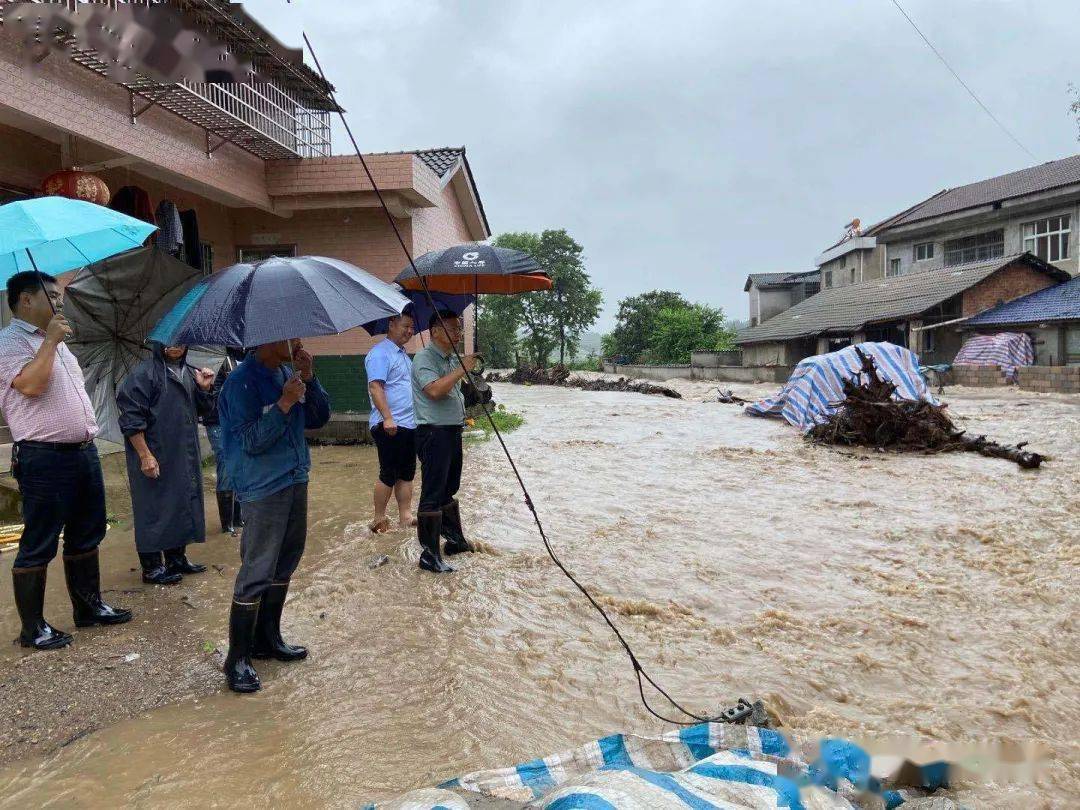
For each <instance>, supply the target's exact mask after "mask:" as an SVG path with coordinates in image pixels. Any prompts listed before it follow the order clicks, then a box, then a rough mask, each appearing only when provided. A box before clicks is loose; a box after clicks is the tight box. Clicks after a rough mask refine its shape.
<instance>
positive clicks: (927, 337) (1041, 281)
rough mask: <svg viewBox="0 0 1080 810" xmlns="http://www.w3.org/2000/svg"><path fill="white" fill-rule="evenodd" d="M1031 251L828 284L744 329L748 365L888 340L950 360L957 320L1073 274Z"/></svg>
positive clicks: (956, 344)
mask: <svg viewBox="0 0 1080 810" xmlns="http://www.w3.org/2000/svg"><path fill="white" fill-rule="evenodd" d="M1069 278H1070V277H1069V274H1068V273H1066V272H1065V271H1064V270H1061V269H1060V268H1058V267H1055V266H1053V265H1051V264H1049V263H1048V262H1045V261H1043V260H1042V259H1039V258H1038V257H1037V256H1034V255H1032V254H1030V253H1022V254H1018V255H1014V256H1003V257H999V258H996V259H994V260H992V261H983V262H976V263H972V264H965V265H961V266H957V267H949V268H944V267H940V266H939V267H938V268H936V271H932V272H926V273H911V274H907V275H901V276H896V277H890V278H877V279H871V280H869V281H862V282H856V283H854V284H846V285H843V286H840V287H831V288H828V289H823V290H822V291H821V292H819V293H818V294H817V295H814V296H812V297H810V298H807V299H806V300H805V301H802V302H801V303H799V304H796V305H795V306H793V307H791V308H790V309H788V310H786V311H784V312H782V313H780V314H779V315H776V316H775V317H773V318H771V319H769V320H768V321H766V322H765V323H762V324H760V325H758V326H754V327H750V328H749V329H745V330H743V331H742V332H740V333H739V335H738V338H737V340H736V342H737V343H738V344H739V346H740V348H741V349H742V351H743V364H744V365H747V366H758V365H794V364H795V363H797V362H798V361H800V360H802V359H803V358H805V357H809V356H811V355H814V354H822V353H824V352H827V351H833V350H835V349H838V348H842V347H843V346H847V345H850V344H852V343H861V342H863V341H868V340H886V341H889V342H891V343H896V344H898V345H901V346H907V347H908V348H910V349H912V350H913V351H915V352H916V353H917V354H919V356H920V359H921V360H922V361H923V362H924V363H933V362H948V361H951V360H952V358H953V357H954V356H955V355H956V352H957V351H959V350H960V346H961V344H962V341H961V337H960V335H959V333H958V332H957V331H956V325H957V324H958V322H959V321H961V320H962V319H964V318H968V317H971V316H973V315H976V314H978V313H980V312H983V311H984V310H987V309H990V308H991V307H994V306H996V305H997V304H1000V303H1002V302H1005V301H1010V300H1013V299H1015V298H1018V297H1020V296H1023V295H1027V294H1028V293H1031V292H1035V291H1037V290H1041V289H1043V288H1046V287H1049V286H1052V285H1054V284H1057V283H1059V282H1062V281H1067V280H1068V279H1069Z"/></svg>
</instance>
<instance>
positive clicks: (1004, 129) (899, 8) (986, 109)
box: [891, 0, 1038, 160]
mask: <svg viewBox="0 0 1080 810" xmlns="http://www.w3.org/2000/svg"><path fill="white" fill-rule="evenodd" d="M891 2H892V4H893V5H894V6H896V9H897V11H899V12H900V13H901V14H903V15H904V19H905V20H907V21H908V22H909V23H911V27H912V28H914V29H915V33H916V34H918V35H919V36H920V37H922V41H923V42H925V43H926V46H927V47H928V48H929V49H930V50H931V51H933V52H934V56H936V57H937V58H938V59H939V60H940V61H941V64H943V65H944V66H945V67H946V69H948V71H949V73H951V74H952V75H953V78H954V79H956V80H957V81H958V82H960V86H961V87H963V88H964V89H965V90H967V92H968V95H969V96H971V97H972V98H973V99H975V103H976V104H978V105H979V106H980V107H982V109H983V112H985V113H986V114H987V115H989V116H990V118H991V119H992V120H993V122H994V123H995V124H997V125H998V126H999V127H1001V131H1002V132H1004V133H1005V134H1006V135H1008V136H1009V138H1010V139H1011V140H1012V142H1013V143H1015V144H1016V145H1017V146H1019V147H1020V148H1021V149H1023V150H1024V151H1025V152H1027V154H1028V157H1030V158H1031V159H1032V160H1038V158H1037V157H1035V155H1034V154H1032V152H1031V150H1030V149H1028V148H1027V147H1026V146H1024V145H1023V144H1022V143H1020V140H1019V139H1018V138H1017V137H1016V136H1015V135H1013V134H1012V132H1010V131H1009V128H1008V127H1006V126H1005V125H1004V124H1003V123H1001V121H999V120H998V117H997V116H996V115H994V114H993V113H992V112H990V108H989V107H987V106H986V105H985V104H983V102H982V99H981V98H979V97H978V96H977V95H975V91H974V90H972V89H971V88H970V87H968V85H967V82H965V81H964V80H963V79H961V78H960V74H959V73H957V72H956V71H955V70H953V67H952V65H950V64H949V63H948V62H947V61H946V60H945V57H944V56H942V55H941V51H939V50H938V49H937V48H935V47H934V43H932V42H931V41H930V40H929V39H927V38H926V34H924V33H923V32H922V31H921V30H920V29H919V26H917V25H916V24H915V21H914V20H913V19H911V16H910V15H909V14H908V13H907V12H906V11H904V7H903V6H901V5H900V3H899V2H898V0H891Z"/></svg>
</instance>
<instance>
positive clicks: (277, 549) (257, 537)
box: [233, 484, 307, 602]
mask: <svg viewBox="0 0 1080 810" xmlns="http://www.w3.org/2000/svg"><path fill="white" fill-rule="evenodd" d="M306 541H307V484H293V485H292V486H290V487H286V488H285V489H283V490H280V491H278V492H275V493H274V494H273V495H268V496H266V497H265V498H261V499H259V500H257V501H247V502H245V503H244V534H243V536H242V537H241V538H240V558H241V562H240V570H239V571H238V572H237V574H236V584H235V585H234V586H233V599H235V600H236V601H237V602H254V601H255V600H256V599H258V598H260V597H261V596H262V595H263V593H265V592H266V589H267V588H269V587H270V585H271V583H273V582H288V581H289V580H290V579H291V578H292V575H293V572H295V571H296V567H297V566H298V565H300V558H301V557H303V556H304V543H305V542H306Z"/></svg>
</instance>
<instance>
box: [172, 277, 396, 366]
mask: <svg viewBox="0 0 1080 810" xmlns="http://www.w3.org/2000/svg"><path fill="white" fill-rule="evenodd" d="M408 304H409V299H408V298H406V297H405V296H404V295H402V294H401V293H400V292H398V291H397V290H396V289H395V288H394V287H392V286H391V285H389V284H387V283H386V282H384V281H379V279H377V278H375V277H374V276H372V275H371V274H369V273H366V272H364V271H363V270H361V269H360V268H359V267H354V266H353V265H351V264H349V263H348V262H343V261H341V260H339V259H328V258H326V257H323V256H300V257H296V258H276V257H275V258H271V259H265V260H264V261H261V262H255V263H254V264H234V265H233V266H232V267H230V268H228V269H226V270H222V271H221V272H220V273H216V274H215V275H213V276H210V277H208V278H205V279H203V280H202V281H201V282H199V284H198V285H197V286H195V287H194V288H193V289H192V290H191V291H190V292H189V293H188V294H187V295H185V296H184V297H183V298H182V299H181V300H180V301H179V302H178V303H177V304H176V306H174V307H173V308H172V309H171V310H170V311H169V313H168V314H167V315H166V316H165V317H164V318H162V320H161V322H160V323H159V324H158V325H157V327H156V328H155V329H154V331H153V333H152V334H151V339H153V340H158V341H160V342H162V343H166V344H170V345H176V344H184V345H195V344H205V345H213V346H259V345H261V344H263V343H275V342H277V341H279V340H289V339H292V338H301V337H314V336H317V335H336V334H338V333H340V332H345V331H347V330H349V329H353V328H355V327H357V326H363V325H364V324H366V323H370V322H372V321H377V320H379V319H380V318H387V317H390V316H391V315H397V314H399V313H400V312H401V311H402V310H403V309H405V307H406V306H408Z"/></svg>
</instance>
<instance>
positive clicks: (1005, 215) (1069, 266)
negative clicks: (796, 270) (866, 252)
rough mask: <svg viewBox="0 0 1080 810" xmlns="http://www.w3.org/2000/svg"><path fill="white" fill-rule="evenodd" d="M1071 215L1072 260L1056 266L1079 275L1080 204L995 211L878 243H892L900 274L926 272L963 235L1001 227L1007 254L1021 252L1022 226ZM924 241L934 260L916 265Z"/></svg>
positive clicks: (1057, 203) (890, 248) (939, 263)
mask: <svg viewBox="0 0 1080 810" xmlns="http://www.w3.org/2000/svg"><path fill="white" fill-rule="evenodd" d="M1061 214H1070V215H1071V217H1072V221H1071V223H1070V228H1071V230H1070V233H1069V258H1068V259H1067V260H1065V261H1060V262H1055V263H1054V265H1055V266H1056V267H1060V268H1061V269H1062V270H1066V271H1067V272H1069V273H1071V274H1073V275H1076V274H1077V272H1080V262H1078V258H1077V254H1078V253H1080V219H1078V217H1080V201H1078V200H1071V201H1066V202H1062V201H1060V200H1059V201H1055V202H1050V203H1048V204H1047V205H1046V206H1044V207H1033V208H1028V209H1027V210H1024V211H1004V210H1002V211H996V212H991V213H987V214H983V215H981V216H979V217H976V218H968V219H966V220H964V221H962V222H957V223H944V224H941V225H933V226H930V225H928V226H927V228H926V229H925V231H923V232H920V233H917V234H912V235H905V236H894V237H891V238H890V237H889V236H888V235H887V234H885V235H882V236H879V237H878V241H879V242H881V241H884V240H890V241H888V242H887V243H886V247H887V250H888V259H889V261H891V260H892V259H897V258H898V259H900V272H901V273H902V274H903V273H918V272H922V271H925V270H932V269H934V268H940V267H941V266H942V265H943V264H944V261H945V242H946V241H948V240H951V239H958V238H961V237H964V236H973V235H975V234H979V233H984V232H985V231H993V230H997V229H999V228H1001V229H1003V230H1004V231H1005V254H1004V255H1006V256H1008V255H1010V254H1013V253H1022V252H1023V251H1024V248H1023V236H1022V233H1023V231H1022V227H1021V226H1022V225H1023V224H1024V223H1027V222H1032V221H1034V220H1037V219H1044V218H1046V217H1055V216H1060V215H1061ZM922 242H933V243H934V258H933V259H930V260H927V261H920V262H916V261H915V259H914V250H915V245H916V244H919V243H922Z"/></svg>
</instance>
